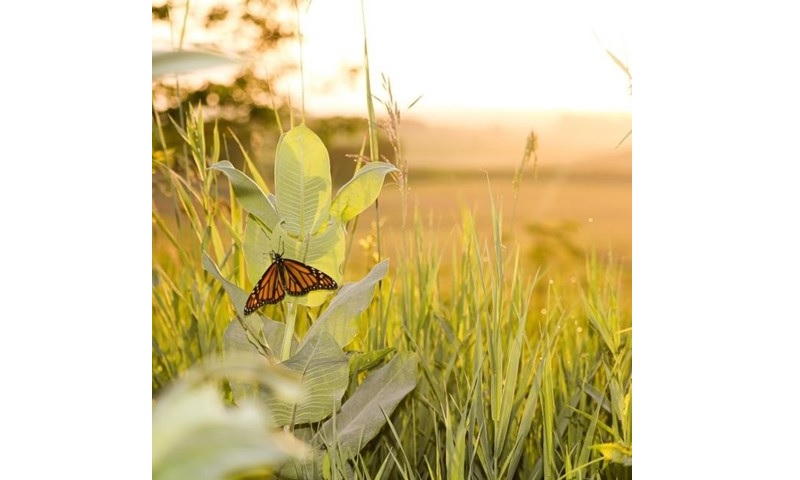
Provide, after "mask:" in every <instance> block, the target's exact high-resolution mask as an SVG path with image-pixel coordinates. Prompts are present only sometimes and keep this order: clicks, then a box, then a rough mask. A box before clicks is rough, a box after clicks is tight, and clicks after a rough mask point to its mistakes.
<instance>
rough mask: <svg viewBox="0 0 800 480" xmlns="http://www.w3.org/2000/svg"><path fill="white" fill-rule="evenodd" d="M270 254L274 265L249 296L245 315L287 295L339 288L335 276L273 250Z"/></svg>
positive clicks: (299, 294) (268, 269)
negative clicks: (332, 276) (284, 256)
mask: <svg viewBox="0 0 800 480" xmlns="http://www.w3.org/2000/svg"><path fill="white" fill-rule="evenodd" d="M270 257H272V264H271V265H270V266H269V267H268V268H267V271H266V272H264V275H263V276H262V277H261V280H259V281H258V283H256V286H255V288H253V292H252V293H251V294H250V296H249V297H247V302H246V303H245V304H244V314H245V315H250V314H251V313H253V312H254V311H256V310H257V309H258V308H259V307H261V306H262V305H266V304H268V303H278V302H280V301H281V300H283V297H284V294H289V295H293V296H296V297H299V296H301V295H305V294H307V293H308V292H310V291H312V290H336V289H337V288H339V286H338V285H336V281H335V280H334V279H332V278H331V277H330V276H328V275H327V274H325V273H323V272H321V271H319V270H317V269H316V268H314V267H312V266H311V265H306V264H305V263H303V262H298V261H297V260H292V259H289V258H283V256H282V255H281V254H280V253H277V252H270Z"/></svg>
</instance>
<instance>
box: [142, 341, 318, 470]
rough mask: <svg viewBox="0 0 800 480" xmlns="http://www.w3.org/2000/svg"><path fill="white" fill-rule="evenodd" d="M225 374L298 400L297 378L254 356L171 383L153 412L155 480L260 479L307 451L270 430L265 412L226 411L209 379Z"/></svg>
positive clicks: (212, 365)
mask: <svg viewBox="0 0 800 480" xmlns="http://www.w3.org/2000/svg"><path fill="white" fill-rule="evenodd" d="M227 376H233V377H237V376H238V377H241V378H246V379H250V380H257V381H258V380H260V381H263V382H264V385H265V387H266V388H268V389H269V391H271V392H273V394H276V395H278V396H280V397H285V398H296V397H297V396H298V394H299V391H300V390H299V389H298V388H297V387H296V385H295V380H294V379H292V378H291V377H290V376H288V375H287V373H286V372H284V371H282V370H281V369H280V368H279V367H270V366H267V365H266V364H264V362H262V361H260V360H258V358H257V357H252V356H251V357H247V356H239V357H232V358H231V359H228V360H226V361H211V362H208V361H207V362H205V363H204V364H202V365H199V366H197V367H195V368H194V369H193V370H192V371H190V372H189V373H188V374H187V375H186V376H185V377H184V378H182V379H181V380H179V381H177V382H175V383H174V384H173V385H171V386H170V388H169V389H168V390H167V391H165V392H164V394H163V395H161V396H160V397H159V398H158V401H157V402H156V404H155V406H154V408H153V478H154V479H157V480H173V479H174V480H182V479H186V478H192V479H200V480H204V479H207V480H214V479H219V478H232V477H233V476H235V475H241V474H245V473H260V474H261V475H263V474H265V473H267V472H269V471H274V470H276V469H277V468H278V467H280V465H282V464H284V463H286V462H287V461H288V460H291V459H300V458H302V457H303V456H304V455H306V454H307V452H308V451H309V447H308V446H307V445H305V444H304V443H303V442H300V441H298V440H297V439H295V438H294V437H292V436H291V435H289V434H288V433H286V432H283V431H279V430H277V429H273V428H269V425H270V424H272V423H273V421H272V420H271V414H270V412H269V411H267V410H265V409H264V408H262V407H260V406H259V405H257V404H255V403H251V402H241V403H240V405H239V406H238V408H233V409H230V408H227V407H226V405H225V403H224V402H223V399H222V398H221V397H220V394H219V392H218V391H217V388H215V387H214V386H213V384H212V383H209V380H219V379H222V378H225V377H227Z"/></svg>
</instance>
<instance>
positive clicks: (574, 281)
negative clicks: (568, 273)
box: [569, 277, 578, 283]
mask: <svg viewBox="0 0 800 480" xmlns="http://www.w3.org/2000/svg"><path fill="white" fill-rule="evenodd" d="M569 283H578V279H577V278H575V277H569Z"/></svg>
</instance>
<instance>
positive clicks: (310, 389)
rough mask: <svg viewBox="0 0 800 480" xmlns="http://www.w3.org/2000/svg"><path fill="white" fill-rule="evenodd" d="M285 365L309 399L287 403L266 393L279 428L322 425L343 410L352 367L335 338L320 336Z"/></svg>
mask: <svg viewBox="0 0 800 480" xmlns="http://www.w3.org/2000/svg"><path fill="white" fill-rule="evenodd" d="M281 365H282V366H284V367H286V368H288V369H289V370H292V371H294V372H297V373H298V374H299V375H300V377H301V381H300V383H301V386H302V388H303V391H304V392H305V393H306V395H305V396H304V397H303V399H302V400H300V401H299V402H285V401H281V400H278V399H276V398H275V397H274V396H273V395H272V394H271V393H270V392H267V391H265V392H264V393H265V396H266V400H267V405H268V406H269V409H270V411H271V412H272V414H273V416H274V420H275V422H276V423H277V424H278V425H288V424H289V423H294V424H300V423H308V422H316V421H320V420H323V419H324V418H326V417H328V416H329V415H330V414H331V413H333V410H334V409H335V408H338V407H339V405H340V403H341V401H342V395H344V391H345V389H346V388H347V382H348V372H349V366H348V361H347V356H345V354H344V353H343V352H342V349H341V347H339V345H338V344H337V343H336V341H335V340H334V339H333V337H331V336H330V335H327V334H324V333H323V334H320V335H317V336H316V338H315V339H314V341H313V342H309V343H307V344H305V345H304V346H303V347H301V348H300V349H299V350H298V351H297V353H296V354H295V355H294V356H293V357H291V358H290V359H288V360H286V361H285V362H283V363H281Z"/></svg>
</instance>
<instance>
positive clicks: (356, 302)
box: [301, 260, 389, 348]
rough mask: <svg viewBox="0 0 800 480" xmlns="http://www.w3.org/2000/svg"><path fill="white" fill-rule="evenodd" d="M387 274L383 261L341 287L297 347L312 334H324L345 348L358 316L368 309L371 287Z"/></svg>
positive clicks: (350, 339)
mask: <svg viewBox="0 0 800 480" xmlns="http://www.w3.org/2000/svg"><path fill="white" fill-rule="evenodd" d="M388 271H389V261H388V260H384V261H382V262H381V263H379V264H377V265H375V266H374V267H373V268H372V270H370V272H369V273H368V274H367V275H366V276H365V277H364V278H362V279H361V280H360V281H358V282H355V283H348V284H346V285H343V286H342V288H340V289H339V292H338V293H337V294H336V296H335V297H333V300H331V303H330V305H329V306H328V308H327V309H325V312H324V313H323V314H322V315H320V317H319V318H318V319H317V321H316V322H314V325H312V326H311V328H310V329H309V330H308V333H306V336H305V338H304V339H303V341H302V342H301V345H304V344H305V343H306V342H309V341H313V339H314V336H315V335H317V334H319V333H321V332H326V333H329V334H330V335H331V336H333V338H334V339H335V340H336V342H337V343H338V344H339V346H340V347H342V348H344V347H345V346H347V344H349V343H350V342H351V341H352V340H353V338H354V337H355V336H356V334H357V333H358V326H359V318H358V315H359V314H360V313H361V312H363V311H364V310H366V308H367V307H368V306H369V304H370V302H371V301H372V297H373V295H374V293H375V285H376V284H377V283H378V282H379V281H380V280H381V279H382V278H383V277H385V276H386V273H387V272H388Z"/></svg>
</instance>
